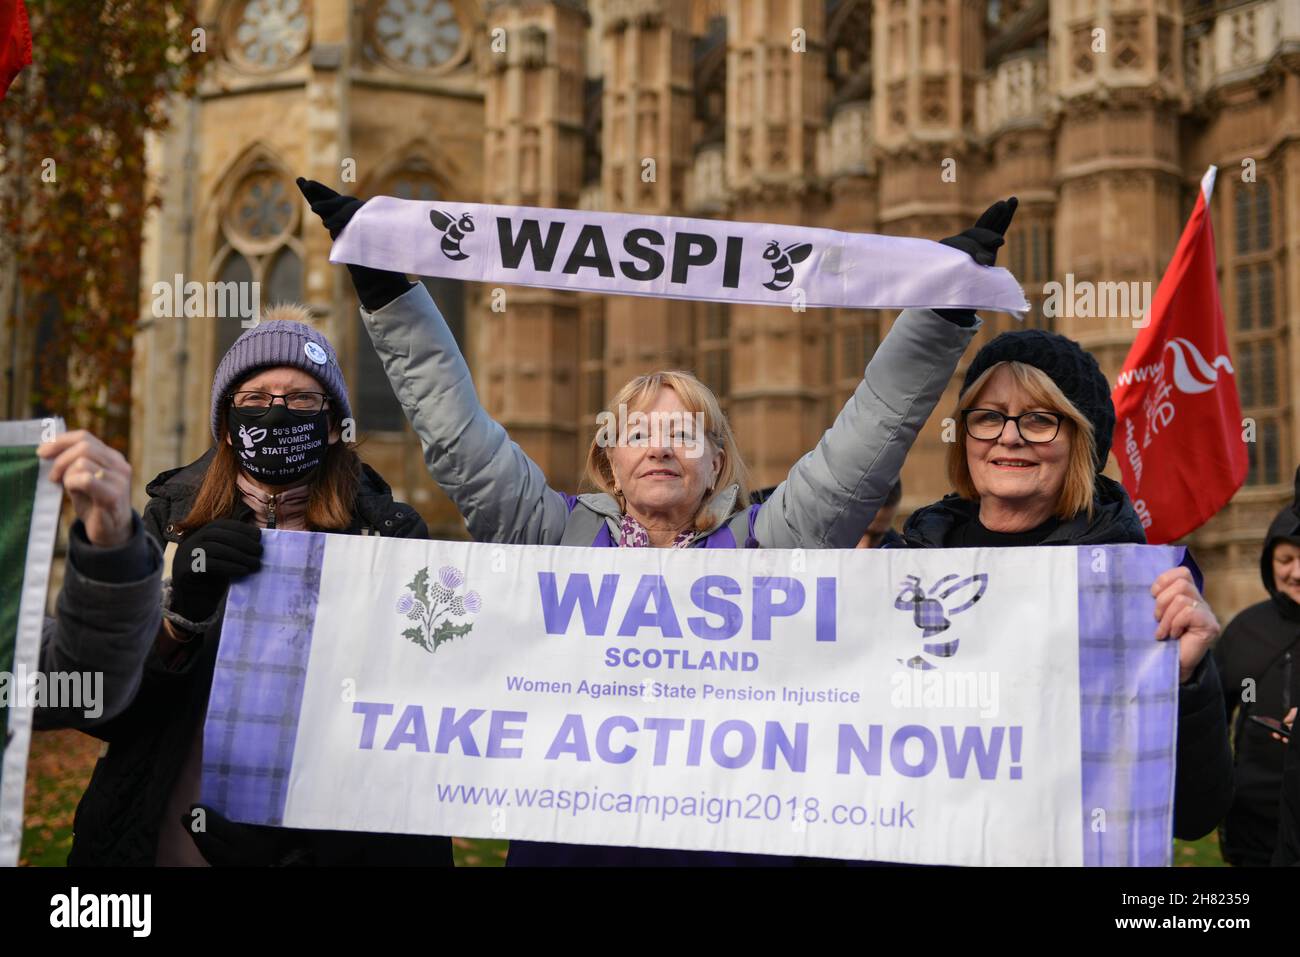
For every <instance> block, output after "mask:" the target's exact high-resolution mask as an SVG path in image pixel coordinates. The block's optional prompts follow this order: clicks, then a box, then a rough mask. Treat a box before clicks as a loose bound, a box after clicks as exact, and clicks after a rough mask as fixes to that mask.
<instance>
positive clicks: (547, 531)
mask: <svg viewBox="0 0 1300 957" xmlns="http://www.w3.org/2000/svg"><path fill="white" fill-rule="evenodd" d="M361 316H362V318H363V319H364V320H365V324H366V329H367V331H369V333H370V340H371V342H373V343H374V345H375V351H376V352H378V353H379V358H380V359H382V360H383V363H384V370H385V371H386V372H387V373H388V381H389V382H391V383H392V386H393V392H394V393H396V395H397V398H398V400H399V401H400V402H401V403H402V408H403V409H404V410H405V411H406V417H407V419H409V420H410V422H411V425H412V427H413V428H414V429H415V434H416V435H417V436H419V439H420V446H421V448H423V450H424V462H425V465H426V466H427V467H428V469H429V474H430V475H432V476H433V479H434V481H436V482H437V483H438V484H439V485H440V486H442V488H443V490H444V491H446V493H447V494H448V495H449V496H451V500H452V501H453V502H455V503H456V507H457V508H458V509H460V513H461V515H463V516H464V517H465V524H466V525H468V526H469V531H470V534H471V535H472V536H473V537H474V539H475V541H480V542H513V543H517V544H528V545H556V544H559V541H560V538H561V536H562V535H563V534H564V525H565V522H566V521H567V518H568V514H569V501H568V499H566V497H565V496H564V495H562V494H561V493H560V492H557V491H555V490H554V489H552V488H550V487H549V486H548V485H547V484H546V476H545V475H543V474H542V470H541V469H540V468H539V467H538V466H537V463H535V462H534V461H533V460H532V459H530V458H529V457H528V456H527V455H525V454H524V450H523V449H521V448H520V447H519V446H518V445H517V444H516V443H515V442H513V441H511V439H510V436H509V435H507V434H506V430H505V429H504V428H502V427H501V425H500V423H498V422H496V421H495V420H494V419H493V418H492V417H491V416H490V415H488V413H487V410H486V409H484V408H483V406H482V404H481V403H480V402H479V398H478V392H477V391H476V390H475V389H474V383H473V381H471V379H470V373H469V366H468V365H466V363H465V359H464V357H463V356H462V355H461V354H460V349H459V348H457V346H456V340H455V337H453V336H452V334H451V329H450V328H448V326H447V323H446V321H445V320H444V319H443V318H442V314H441V313H440V312H439V311H438V307H437V306H435V305H434V302H433V299H432V298H431V297H430V296H429V293H428V290H426V289H425V288H424V286H423V285H421V284H420V283H415V284H414V285H413V286H412V287H411V288H410V289H409V290H408V291H407V292H405V293H403V294H402V295H400V296H398V297H397V298H396V299H394V300H393V301H392V302H390V303H389V304H388V305H386V306H384V307H383V308H382V309H378V310H375V311H374V312H371V311H370V310H367V309H365V308H363V309H362V310H361Z"/></svg>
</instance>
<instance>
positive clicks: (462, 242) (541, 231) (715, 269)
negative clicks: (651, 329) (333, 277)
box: [330, 196, 1029, 314]
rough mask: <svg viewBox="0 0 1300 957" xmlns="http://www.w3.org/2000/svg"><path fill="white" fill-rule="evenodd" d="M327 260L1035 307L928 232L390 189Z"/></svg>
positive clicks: (555, 284) (914, 303) (783, 297)
mask: <svg viewBox="0 0 1300 957" xmlns="http://www.w3.org/2000/svg"><path fill="white" fill-rule="evenodd" d="M330 261H331V262H341V263H352V264H354V265H358V266H370V267H373V268H375V269H388V270H393V271H395V272H404V273H414V274H416V275H421V276H442V277H446V278H450V279H469V280H473V281H474V282H486V283H508V284H514V285H521V286H541V287H544V288H549V289H570V290H581V291H584V292H604V293H617V294H620V295H633V296H662V297H665V298H669V299H713V300H722V301H727V302H751V303H759V304H763V305H781V306H794V307H796V308H797V307H799V306H807V307H818V306H841V307H846V308H850V309H906V308H911V307H921V308H925V307H930V308H940V309H943V308H949V309H993V310H997V311H1000V312H1010V313H1015V314H1023V313H1025V312H1026V311H1027V310H1028V308H1029V306H1028V304H1027V303H1026V302H1025V296H1024V292H1023V291H1022V290H1021V288H1020V285H1019V283H1017V282H1016V279H1015V277H1014V276H1012V275H1011V273H1009V272H1008V271H1007V270H1005V269H1001V268H989V267H986V266H980V265H977V264H976V263H975V262H974V261H973V260H972V259H971V258H970V256H968V255H967V254H966V253H964V252H961V251H960V250H956V249H952V248H950V247H948V246H944V245H941V244H939V243H936V242H932V241H930V240H928V239H905V238H900V237H894V236H874V235H871V234H868V233H845V232H839V231H838V230H834V229H812V228H808V227H803V226H781V225H773V224H771V223H737V222H727V221H722V220H713V219H684V218H681V217H677V216H645V215H640V214H635V215H633V214H627V213H597V212H587V211H585V210H575V209H547V208H542V207H534V206H490V205H479V204H477V203H454V202H438V203H428V202H417V201H415V200H407V199H394V198H393V197H391V196H379V197H376V198H375V199H372V200H370V201H369V202H367V203H366V204H365V205H364V206H363V207H361V209H360V210H358V211H357V213H356V215H355V216H353V217H352V221H351V222H350V223H349V224H348V225H347V227H346V228H345V229H344V230H343V233H342V234H341V235H340V236H339V238H338V240H337V241H336V242H335V243H334V248H333V250H332V251H331V253H330Z"/></svg>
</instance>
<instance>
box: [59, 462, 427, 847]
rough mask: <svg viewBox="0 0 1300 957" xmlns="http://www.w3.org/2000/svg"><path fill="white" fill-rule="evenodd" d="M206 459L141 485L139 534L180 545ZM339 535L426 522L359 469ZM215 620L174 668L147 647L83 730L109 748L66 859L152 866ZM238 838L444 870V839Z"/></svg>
mask: <svg viewBox="0 0 1300 957" xmlns="http://www.w3.org/2000/svg"><path fill="white" fill-rule="evenodd" d="M213 455H214V450H209V451H208V452H207V454H205V455H204V456H203V457H202V458H200V459H199V460H198V461H196V462H192V463H191V464H189V465H187V466H184V467H182V468H178V469H171V470H169V471H166V472H163V473H162V474H161V475H159V476H158V477H157V478H155V479H154V480H153V481H152V482H150V483H149V485H148V486H147V487H146V490H147V491H148V493H149V497H150V501H149V504H148V505H147V506H146V508H145V512H144V526H145V530H146V532H148V533H149V534H150V535H152V536H153V537H154V538H155V539H156V540H157V541H158V542H159V543H160V544H161V545H162V546H163V547H164V548H165V547H166V544H167V543H168V542H179V541H180V535H179V534H178V533H177V532H176V530H175V526H176V524H177V523H179V522H180V521H181V519H183V518H184V517H185V516H186V515H187V514H188V513H189V510H190V507H191V506H192V505H193V503H194V497H195V495H196V493H197V492H198V488H199V485H200V483H201V482H202V480H203V475H204V473H205V472H206V471H207V469H208V466H209V465H210V463H211V461H212V458H213ZM251 516H252V511H251V509H248V508H247V506H244V505H243V504H242V503H241V505H240V507H239V510H237V511H236V513H235V515H234V516H233V517H235V518H238V519H245V520H251ZM347 534H371V535H374V534H378V535H384V536H388V537H394V538H427V537H428V528H427V527H426V525H425V523H424V520H423V519H422V518H420V516H419V514H418V513H417V512H416V511H415V509H413V508H411V506H409V505H406V504H403V503H401V502H395V501H393V496H392V489H391V488H390V487H389V485H388V483H387V482H385V481H384V480H383V479H382V478H380V476H379V475H378V473H376V472H375V471H374V470H373V469H371V468H370V467H369V466H368V465H363V466H362V475H361V487H360V490H359V492H358V495H357V500H356V505H355V509H354V513H353V521H352V525H351V527H350V528H349V529H348V530H347ZM219 612H220V609H219ZM215 620H216V621H217V622H218V624H217V625H216V626H215V627H214V628H213V629H211V630H209V631H208V632H207V633H205V634H202V635H200V636H198V637H196V638H195V641H198V642H201V644H200V645H199V646H198V648H197V649H195V650H194V651H193V653H192V654H191V655H190V657H189V658H188V660H187V661H186V663H185V665H184V666H183V668H182V669H181V670H172V669H170V668H168V667H167V666H166V665H165V664H164V663H163V662H162V660H161V658H160V656H159V650H158V647H157V646H155V648H154V649H153V650H152V651H151V652H150V654H149V658H148V659H147V661H146V663H145V670H144V677H143V679H142V681H141V686H140V690H139V692H138V694H137V695H136V698H135V700H134V701H133V702H132V703H131V705H130V706H129V707H128V708H127V709H126V710H125V711H124V712H123V713H122V714H121V715H119V716H118V717H117V718H115V719H113V720H112V721H109V722H107V723H105V724H103V725H100V726H98V727H95V728H93V729H90V730H89V733H90V734H93V735H94V736H96V737H98V738H101V739H102V740H104V741H105V742H107V743H108V748H107V752H106V753H105V754H104V755H103V756H102V757H101V758H100V759H99V763H98V764H97V765H96V766H95V771H94V774H93V776H92V777H91V780H90V785H89V787H88V788H87V789H86V793H85V795H84V796H83V797H82V799H81V803H80V805H78V807H77V814H76V818H75V821H74V825H73V830H74V836H73V843H72V852H71V854H70V855H69V856H68V863H69V864H70V865H72V866H99V865H118V866H121V865H126V866H146V867H147V866H153V864H154V862H155V860H156V857H157V852H158V841H159V833H160V827H161V825H162V823H163V821H162V815H163V813H164V811H165V809H166V806H167V802H168V799H169V797H170V796H171V792H172V790H173V788H174V786H175V784H176V780H177V776H178V774H179V772H180V769H181V766H182V763H183V762H184V760H185V758H186V756H187V754H188V753H189V748H190V746H191V743H192V742H193V741H194V738H195V735H196V734H197V733H198V729H199V727H200V726H201V724H202V722H203V721H204V717H205V713H204V711H205V704H206V701H207V698H208V692H209V689H210V688H211V686H212V676H213V668H214V665H215V663H216V654H217V647H218V645H219V643H220V638H221V634H220V620H221V615H220V613H218V615H217V617H216V619H215ZM246 834H247V836H248V837H249V840H248V841H247V842H246V843H247V847H248V849H249V859H250V861H263V860H264V858H265V850H266V844H267V841H268V839H269V840H270V841H272V842H274V844H275V847H276V850H275V853H274V855H273V859H274V860H276V861H280V862H289V861H292V862H294V863H301V864H315V865H348V864H361V865H365V864H416V865H422V866H451V842H450V840H449V839H448V838H445V837H413V836H410V835H396V834H362V833H349V832H342V831H310V830H295V829H291V828H276V829H271V828H249V829H247V831H246ZM254 846H256V849H257V850H256V853H254V850H253V849H254ZM236 851H238V848H236ZM236 856H239V855H238V853H237V854H236Z"/></svg>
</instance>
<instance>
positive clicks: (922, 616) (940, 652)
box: [894, 574, 989, 671]
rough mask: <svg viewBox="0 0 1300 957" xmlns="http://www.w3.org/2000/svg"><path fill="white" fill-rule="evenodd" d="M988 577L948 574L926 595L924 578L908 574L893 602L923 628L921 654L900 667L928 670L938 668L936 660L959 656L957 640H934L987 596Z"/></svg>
mask: <svg viewBox="0 0 1300 957" xmlns="http://www.w3.org/2000/svg"><path fill="white" fill-rule="evenodd" d="M988 585H989V576H988V575H985V574H979V575H971V576H969V577H967V578H960V576H957V575H945V576H943V578H940V579H939V580H938V581H937V582H935V583H934V584H933V585H932V586H931V587H930V589H929V591H928V592H927V591H926V590H925V588H924V587H923V586H922V584H921V579H919V578H917V577H916V576H915V575H908V576H907V578H906V579H904V580H903V584H902V591H900V592H899V593H898V597H897V598H895V599H894V607H895V608H897V609H898V610H899V611H910V612H911V613H912V623H913V624H914V625H916V627H917V628H920V629H921V642H922V645H921V646H922V649H923V650H922V651H921V652H920V653H919V654H916V655H913V656H912V657H911V658H908V659H907V660H906V661H904V660H903V659H902V658H899V659H898V661H899V663H900V664H905V665H907V666H908V667H909V668H918V669H920V670H922V671H929V670H931V669H933V668H935V667H937V662H936V661H935V659H938V658H951V657H952V656H953V655H955V654H956V653H957V643H958V639H956V638H952V639H950V640H948V641H935V640H934V639H935V638H936V637H937V636H938V635H941V634H943V633H944V632H946V631H947V630H948V629H949V628H951V627H952V622H951V621H950V620H949V618H951V617H953V616H956V615H960V614H961V613H962V612H963V611H966V610H968V609H969V608H971V607H973V606H974V604H975V603H976V602H977V601H979V600H980V599H981V598H983V597H984V592H985V591H986V590H987V589H988Z"/></svg>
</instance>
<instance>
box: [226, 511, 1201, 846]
mask: <svg viewBox="0 0 1300 957" xmlns="http://www.w3.org/2000/svg"><path fill="white" fill-rule="evenodd" d="M263 542H264V545H265V549H266V555H265V557H264V560H263V570H262V571H261V572H260V573H258V574H257V575H253V576H250V577H249V578H247V579H243V580H239V581H237V582H235V583H234V584H233V585H232V588H231V591H230V595H229V599H228V604H227V610H226V618H225V623H224V626H223V633H222V642H221V648H220V658H219V661H218V664H217V671H216V678H215V681H214V684H213V689H212V696H211V700H210V704H209V713H208V719H207V724H206V729H205V737H204V751H203V755H204V761H203V785H202V790H203V798H204V802H205V803H207V804H210V805H212V806H213V807H215V808H216V809H217V810H219V811H221V812H222V813H224V814H226V815H228V816H229V817H231V818H233V819H235V820H240V821H245V822H250V823H258V824H271V825H281V826H287V827H305V828H325V829H344V830H357V831H372V832H393V833H412V834H446V835H462V836H467V837H496V838H510V839H526V840H535V841H553V842H560V843H570V844H600V845H623V846H628V845H635V846H643V847H661V848H677V849H685V850H726V851H734V852H742V853H749V852H752V853H764V854H783V855H800V856H817V857H834V858H844V859H862V860H885V861H899V862H912V863H925V864H956V865H990V864H1036V865H1046V864H1064V865H1078V864H1088V865H1103V864H1104V865H1114V864H1146V865H1150V864H1167V863H1169V861H1170V854H1171V846H1172V845H1171V833H1172V795H1173V774H1174V739H1175V723H1176V700H1177V694H1176V688H1177V680H1178V679H1177V670H1178V669H1177V651H1176V648H1175V647H1174V643H1173V642H1157V641H1155V640H1154V637H1153V633H1154V625H1153V622H1154V618H1153V616H1152V611H1153V599H1152V598H1151V595H1150V586H1151V583H1152V581H1154V579H1155V578H1156V576H1157V575H1158V574H1159V573H1160V572H1161V571H1164V570H1165V569H1167V568H1169V567H1171V566H1173V565H1174V564H1176V562H1177V561H1178V559H1179V557H1180V555H1181V549H1180V548H1174V547H1146V546H1107V547H1099V548H1078V549H1075V548H1064V547H1061V548H1036V549H1011V548H1007V549H958V550H916V551H912V550H884V551H878V550H877V551H867V550H863V551H825V552H819V551H812V552H807V553H805V552H802V551H794V552H788V551H776V550H760V549H753V550H742V551H730V552H727V553H726V554H721V553H717V552H712V551H709V550H706V549H698V550H691V549H686V550H672V551H669V550H659V549H624V550H603V551H597V550H593V549H582V548H564V547H558V546H557V547H544V546H511V545H490V544H470V543H458V542H441V541H429V542H421V541H406V540H397V539H384V538H377V537H352V536H336V535H324V534H320V533H305V532H282V531H268V532H265V533H264V536H263Z"/></svg>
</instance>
